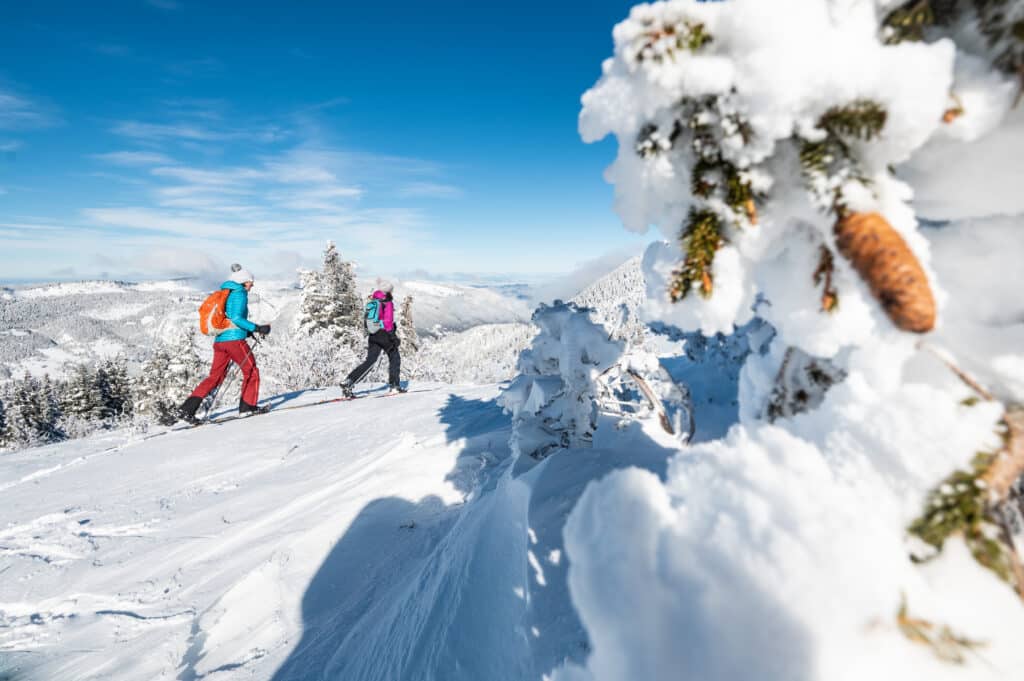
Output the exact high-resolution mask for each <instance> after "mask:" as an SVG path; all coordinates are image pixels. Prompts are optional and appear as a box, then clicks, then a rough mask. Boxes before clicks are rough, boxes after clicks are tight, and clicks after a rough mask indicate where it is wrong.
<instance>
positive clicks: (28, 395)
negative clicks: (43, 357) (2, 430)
mask: <svg viewBox="0 0 1024 681" xmlns="http://www.w3.org/2000/svg"><path fill="white" fill-rule="evenodd" d="M59 416H60V411H59V408H58V406H57V401H56V397H55V396H54V391H53V385H52V382H51V381H50V377H49V376H45V377H44V378H43V379H42V380H40V379H37V378H35V377H34V376H31V375H30V374H28V373H27V372H26V373H25V375H24V377H23V378H21V379H20V380H18V381H15V382H14V385H13V388H12V390H11V401H10V408H9V410H8V412H7V421H8V429H9V432H10V439H11V441H12V442H13V443H14V445H15V446H30V445H36V444H45V443H47V442H56V441H58V440H61V439H62V437H63V436H62V434H61V430H60V427H59V425H58V420H59Z"/></svg>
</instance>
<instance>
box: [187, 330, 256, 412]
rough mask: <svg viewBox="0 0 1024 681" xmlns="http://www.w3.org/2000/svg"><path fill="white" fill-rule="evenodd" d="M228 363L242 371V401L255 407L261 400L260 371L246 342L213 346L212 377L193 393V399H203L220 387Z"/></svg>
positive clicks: (239, 341) (206, 379) (228, 342)
mask: <svg viewBox="0 0 1024 681" xmlns="http://www.w3.org/2000/svg"><path fill="white" fill-rule="evenodd" d="M228 362H234V363H235V364H237V365H238V366H239V367H240V368H241V369H242V401H243V402H245V403H246V404H250V405H253V406H255V405H256V403H257V402H259V399H260V370H259V369H257V368H256V357H254V356H253V354H252V350H251V349H250V348H249V344H248V343H246V342H245V341H244V340H235V341H224V342H223V343H214V344H213V366H211V367H210V375H209V376H207V377H206V378H205V379H203V382H202V383H200V384H199V385H198V386H196V389H195V390H193V391H192V397H199V398H203V397H206V396H207V395H209V394H210V391H211V390H213V389H214V388H216V387H217V386H218V385H220V382H221V381H223V380H224V375H225V374H226V373H227V372H228Z"/></svg>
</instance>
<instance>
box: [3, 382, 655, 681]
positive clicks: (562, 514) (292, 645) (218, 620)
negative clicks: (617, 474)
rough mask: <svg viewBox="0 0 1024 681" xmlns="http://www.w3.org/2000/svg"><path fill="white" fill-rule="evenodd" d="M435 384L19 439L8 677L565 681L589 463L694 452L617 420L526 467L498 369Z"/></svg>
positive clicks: (602, 468)
mask: <svg viewBox="0 0 1024 681" xmlns="http://www.w3.org/2000/svg"><path fill="white" fill-rule="evenodd" d="M413 390H414V392H411V393H410V394H408V395H405V396H400V397H393V398H385V399H377V398H373V397H367V398H366V399H363V400H357V401H355V402H350V403H340V404H339V403H335V404H327V405H320V406H311V407H309V408H303V409H296V410H292V411H281V412H278V413H271V414H269V415H267V416H261V417H258V418H255V419H248V420H242V421H233V422H227V423H224V424H221V425H213V426H205V427H201V428H197V429H186V430H182V431H178V432H171V433H167V434H162V435H161V434H159V433H161V432H163V431H159V430H158V431H152V432H150V433H131V432H127V431H118V432H111V433H107V434H105V435H103V436H93V437H90V438H86V439H83V440H78V441H75V442H70V443H64V444H62V445H58V446H50V447H44V448H39V449H29V450H23V451H20V452H16V453H13V454H9V455H5V456H3V457H0V494H2V495H3V499H4V503H3V505H2V506H0V574H2V579H0V678H4V679H10V678H16V679H18V681H44V680H46V681H49V680H51V679H61V681H99V680H100V679H102V680H103V681H137V680H139V679H146V680H147V681H156V680H166V681H171V680H181V679H185V680H189V681H196V680H198V679H203V678H209V679H218V680H221V681H235V680H241V679H247V680H251V679H257V680H262V681H299V680H301V681H314V680H319V679H325V680H326V679H347V680H352V681H360V680H381V681H383V680H384V679H445V680H452V681H460V680H464V681H479V680H481V679H486V680H487V681H513V680H514V681H523V680H524V679H534V680H536V681H541V679H542V678H543V677H544V675H545V674H548V673H550V672H551V670H552V669H554V668H555V667H557V666H558V665H560V664H561V663H562V661H563V660H565V659H569V660H572V661H575V662H581V661H582V660H583V659H584V656H585V655H586V653H587V651H588V650H589V648H590V646H589V643H588V638H587V635H586V633H585V632H584V630H583V628H582V626H581V625H580V623H579V620H578V618H577V617H576V614H575V611H574V609H573V607H572V605H571V602H570V598H569V592H568V587H567V582H566V574H567V568H568V563H567V561H566V558H565V551H564V547H563V545H562V526H563V525H564V523H565V521H566V518H567V516H568V514H569V512H570V510H571V509H572V508H573V506H574V505H575V503H576V500H577V499H578V497H579V496H580V494H582V492H583V490H584V488H585V486H586V484H587V483H588V482H589V481H591V480H593V479H597V478H600V477H603V476H604V475H606V474H607V473H608V472H609V471H611V470H613V469H615V468H622V467H625V466H642V467H644V468H646V469H647V470H652V471H655V472H658V473H663V472H664V462H665V459H666V457H667V455H668V454H669V453H670V452H671V451H672V450H671V449H668V448H663V447H661V446H660V445H659V444H657V443H656V442H655V441H654V440H652V439H651V438H649V437H648V435H646V434H645V432H644V431H643V430H642V429H639V427H636V424H634V427H632V428H627V429H625V430H618V429H616V428H613V427H612V424H611V422H607V423H605V424H604V425H602V427H601V428H600V429H599V431H598V433H599V435H600V437H598V438H597V439H595V449H592V450H578V451H577V450H565V451H563V452H559V453H558V455H556V456H552V457H550V458H549V459H547V460H545V461H544V462H542V463H540V464H538V465H536V466H535V467H533V468H532V469H530V470H528V471H525V472H522V473H520V474H518V475H513V471H512V470H511V464H512V460H511V457H510V456H509V450H508V441H509V420H508V416H506V415H505V414H504V413H503V412H502V410H501V408H500V407H498V405H497V403H496V402H495V399H494V398H495V397H496V395H497V389H496V388H495V387H493V386H488V387H480V388H471V389H462V388H460V389H447V388H441V387H439V386H436V385H423V384H418V385H414V387H413ZM331 394H333V393H330V392H328V393H320V392H311V393H306V394H292V395H286V396H281V397H277V398H273V399H272V401H273V402H274V403H281V402H284V403H283V404H281V406H292V405H297V404H303V403H308V402H312V401H315V400H316V399H319V398H322V397H324V396H325V395H331ZM371 394H372V393H371ZM382 424H383V425H382ZM154 436H155V437H154ZM147 438H149V439H147Z"/></svg>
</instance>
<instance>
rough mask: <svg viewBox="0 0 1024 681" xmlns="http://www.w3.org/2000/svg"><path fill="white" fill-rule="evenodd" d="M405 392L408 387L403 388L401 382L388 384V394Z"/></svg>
mask: <svg viewBox="0 0 1024 681" xmlns="http://www.w3.org/2000/svg"><path fill="white" fill-rule="evenodd" d="M405 392H409V389H408V388H403V387H402V384H401V383H392V384H390V385H388V395H400V394H402V393H405Z"/></svg>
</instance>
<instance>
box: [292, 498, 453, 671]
mask: <svg viewBox="0 0 1024 681" xmlns="http://www.w3.org/2000/svg"><path fill="white" fill-rule="evenodd" d="M455 517H456V516H455V514H453V513H451V512H449V509H448V507H446V505H445V504H444V502H443V501H442V500H441V499H439V498H438V497H435V496H429V497H426V498H424V499H423V500H421V501H419V502H418V503H413V502H411V501H408V500H406V499H400V498H397V497H386V498H382V499H376V500H374V501H372V502H370V503H369V504H367V505H366V506H365V507H364V508H363V510H362V511H360V513H359V515H358V516H357V517H356V518H355V520H354V521H353V522H352V524H351V525H350V526H349V528H348V530H347V531H346V532H345V534H344V536H342V537H341V539H340V540H338V543H337V544H335V546H334V548H333V549H331V552H330V554H328V556H327V558H326V559H325V560H324V562H323V564H322V565H321V566H320V568H319V570H317V573H316V575H314V577H313V579H312V580H311V581H310V583H309V586H308V587H307V588H306V593H305V595H304V596H303V598H302V630H303V634H302V639H301V640H300V641H299V643H298V644H297V645H296V646H295V648H294V649H293V650H292V652H291V654H290V655H289V656H288V658H287V659H286V660H285V662H284V663H283V664H282V665H281V666H280V668H278V670H277V672H276V673H275V674H274V676H273V680H272V681H313V680H314V679H324V678H328V677H327V676H326V675H327V674H328V673H329V668H330V666H331V661H332V658H334V656H335V653H336V652H337V651H338V650H339V649H341V648H342V647H343V644H344V643H345V641H346V639H349V638H350V637H352V638H358V637H359V636H360V633H361V631H360V628H361V626H362V625H363V624H364V623H366V622H368V621H370V620H371V618H368V617H367V614H368V613H370V612H371V611H372V610H373V608H374V607H375V606H379V605H380V604H381V602H382V601H386V600H388V599H390V598H392V597H393V594H394V592H395V590H396V589H398V588H399V587H400V586H401V585H402V584H403V583H406V582H408V581H410V579H411V578H413V577H414V576H415V572H416V571H417V570H418V569H419V566H420V565H421V564H422V561H423V560H424V558H425V557H426V556H427V555H429V553H430V551H431V550H432V549H433V547H434V546H435V545H436V543H437V541H438V539H439V538H440V537H443V536H444V534H445V533H446V532H447V531H448V530H449V529H450V528H451V525H452V523H453V522H454V521H455Z"/></svg>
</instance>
